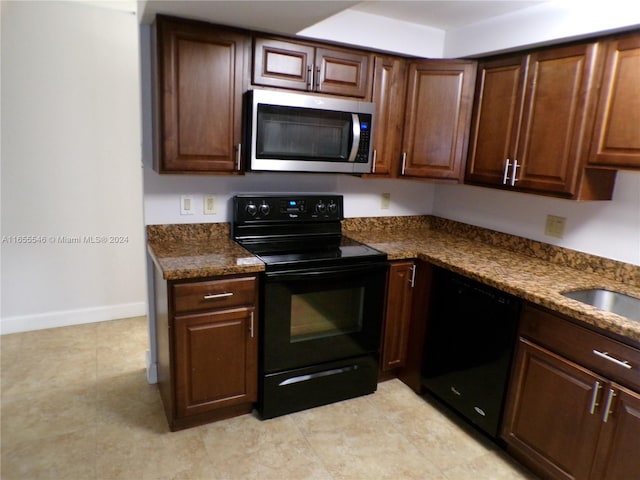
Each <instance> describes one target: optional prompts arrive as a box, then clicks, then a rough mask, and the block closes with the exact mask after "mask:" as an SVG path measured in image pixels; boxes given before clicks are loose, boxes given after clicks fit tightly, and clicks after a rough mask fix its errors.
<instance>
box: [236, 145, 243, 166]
mask: <svg viewBox="0 0 640 480" xmlns="http://www.w3.org/2000/svg"><path fill="white" fill-rule="evenodd" d="M241 160H242V144H241V143H239V144H238V149H237V150H236V170H238V171H240V161H241Z"/></svg>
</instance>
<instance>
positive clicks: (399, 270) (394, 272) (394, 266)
mask: <svg viewBox="0 0 640 480" xmlns="http://www.w3.org/2000/svg"><path fill="white" fill-rule="evenodd" d="M415 268H416V267H415V264H414V263H413V262H412V261H409V262H393V263H391V266H390V267H389V277H388V282H387V306H386V310H385V321H384V332H383V340H382V359H381V362H380V369H381V370H382V371H383V372H385V371H389V370H393V369H395V368H398V367H404V366H405V364H406V360H407V342H408V340H409V323H410V321H411V312H412V309H411V304H412V299H413V286H414V278H415Z"/></svg>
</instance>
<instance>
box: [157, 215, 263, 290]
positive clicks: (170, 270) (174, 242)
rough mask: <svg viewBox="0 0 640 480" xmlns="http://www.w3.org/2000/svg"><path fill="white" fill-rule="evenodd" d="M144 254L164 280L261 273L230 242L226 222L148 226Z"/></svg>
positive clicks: (253, 260)
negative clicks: (149, 258)
mask: <svg viewBox="0 0 640 480" xmlns="http://www.w3.org/2000/svg"><path fill="white" fill-rule="evenodd" d="M147 251H148V252H149V255H150V257H151V258H152V259H153V262H154V263H155V264H156V266H157V267H158V268H159V269H160V271H161V272H162V277H163V278H164V279H165V280H182V279H189V278H199V277H216V276H218V275H232V274H240V273H255V272H261V271H263V270H264V263H262V262H261V261H260V260H258V259H257V258H256V257H255V256H254V255H252V254H251V253H249V252H248V251H247V250H245V249H244V248H242V247H241V246H240V245H238V244H237V243H236V242H234V241H233V240H231V237H230V233H229V224H228V223H197V224H184V225H149V226H147Z"/></svg>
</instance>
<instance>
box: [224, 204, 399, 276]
mask: <svg viewBox="0 0 640 480" xmlns="http://www.w3.org/2000/svg"><path fill="white" fill-rule="evenodd" d="M233 201H234V203H233V212H234V222H233V228H232V237H233V239H234V240H235V241H236V242H238V243H239V244H240V245H242V246H243V247H244V248H246V249H247V250H249V251H250V252H251V253H253V254H254V255H256V256H257V257H259V258H260V259H261V260H262V261H263V262H264V263H265V265H266V266H267V270H273V269H285V268H313V267H319V268H321V267H325V266H327V267H328V266H335V265H350V264H359V263H367V262H383V261H386V259H387V256H386V254H384V253H382V252H380V251H378V250H376V249H374V248H371V247H368V246H367V245H364V244H362V243H360V242H357V241H355V240H351V239H350V238H347V237H344V236H342V234H341V220H342V219H343V218H344V217H343V213H342V212H343V198H342V196H341V195H328V194H327V195H305V194H294V195H287V196H281V195H266V194H265V195H236V196H235V197H234V200H233Z"/></svg>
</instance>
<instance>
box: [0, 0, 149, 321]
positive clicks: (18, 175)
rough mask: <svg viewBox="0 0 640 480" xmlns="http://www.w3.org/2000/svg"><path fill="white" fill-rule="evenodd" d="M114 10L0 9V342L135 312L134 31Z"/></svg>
mask: <svg viewBox="0 0 640 480" xmlns="http://www.w3.org/2000/svg"><path fill="white" fill-rule="evenodd" d="M129 4H130V5H133V7H135V4H133V3H132V2H129ZM122 5H123V3H120V4H119V7H118V8H119V9H118V8H112V7H111V8H104V7H103V6H90V5H86V4H83V3H77V2H72V3H67V2H49V1H45V2H31V1H28V2H24V1H21V2H18V1H9V2H7V1H3V2H2V59H1V60H2V270H1V272H2V280H1V282H2V283H1V293H2V321H1V328H2V333H10V332H13V331H22V330H30V329H35V328H45V327H52V326H59V325H70V324H75V323H84V322H90V321H100V320H108V319H113V318H122V317H127V316H135V315H143V314H145V313H146V303H145V287H146V281H145V270H144V248H145V247H144V240H143V219H142V174H141V153H140V138H141V133H140V90H139V89H140V87H139V58H138V25H137V19H136V15H135V11H134V10H135V8H134V9H126V10H122V8H121V7H122ZM20 236H34V237H35V238H36V239H37V240H38V241H39V242H40V243H35V244H34V243H19V242H20ZM103 236H106V237H107V243H89V241H88V239H89V238H92V239H93V240H94V241H99V240H100V238H101V237H103ZM111 236H118V237H122V238H121V239H120V240H121V242H122V243H110V239H109V237H111ZM61 237H66V238H67V240H73V241H75V240H76V239H77V240H78V241H79V243H65V242H64V241H63V240H62V238H61Z"/></svg>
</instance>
